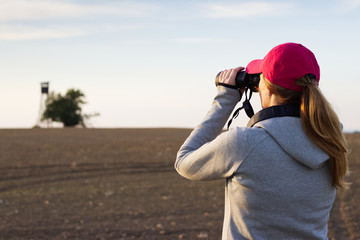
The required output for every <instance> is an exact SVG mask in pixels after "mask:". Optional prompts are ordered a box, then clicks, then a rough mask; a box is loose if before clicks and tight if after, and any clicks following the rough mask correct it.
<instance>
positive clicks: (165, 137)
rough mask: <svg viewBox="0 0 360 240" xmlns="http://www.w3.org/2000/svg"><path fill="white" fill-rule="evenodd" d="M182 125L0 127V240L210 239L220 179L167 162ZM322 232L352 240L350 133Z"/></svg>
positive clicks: (359, 210) (358, 145)
mask: <svg viewBox="0 0 360 240" xmlns="http://www.w3.org/2000/svg"><path fill="white" fill-rule="evenodd" d="M189 133H190V130H187V129H28V130H0V216H1V218H0V238H1V239H220V236H221V228H222V218H223V203H224V199H223V198H224V189H223V187H224V181H214V182H191V181H188V180H186V179H184V178H182V177H180V176H179V175H178V174H177V173H176V171H175V170H174V168H173V164H174V160H175V156H176V152H177V150H178V148H179V147H180V145H181V144H182V142H183V141H184V140H185V138H186V137H187V136H188V134H189ZM347 139H348V141H349V143H350V146H351V148H352V152H351V155H350V167H351V172H352V174H351V177H350V179H351V181H352V182H353V184H352V187H351V189H350V190H348V191H338V194H337V200H336V202H335V205H334V208H333V210H332V214H331V219H330V223H329V238H331V239H337V240H342V239H354V240H355V239H360V207H359V204H360V197H359V196H360V150H359V149H360V134H349V135H347Z"/></svg>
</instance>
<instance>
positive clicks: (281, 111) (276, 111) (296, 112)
mask: <svg viewBox="0 0 360 240" xmlns="http://www.w3.org/2000/svg"><path fill="white" fill-rule="evenodd" d="M274 117H300V106H299V105H292V104H287V105H277V106H272V107H268V108H264V109H262V110H261V111H259V112H257V113H256V114H255V115H254V116H253V117H252V118H251V119H250V121H249V122H248V124H247V127H252V126H254V125H255V124H256V123H258V122H260V121H263V120H265V119H269V118H274Z"/></svg>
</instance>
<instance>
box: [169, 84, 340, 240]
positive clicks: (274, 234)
mask: <svg viewBox="0 0 360 240" xmlns="http://www.w3.org/2000/svg"><path fill="white" fill-rule="evenodd" d="M238 99H239V93H238V91H237V90H234V89H230V88H225V87H222V86H218V94H217V96H216V97H215V99H214V101H213V104H212V106H211V109H210V111H209V112H208V114H207V115H206V117H205V119H204V120H203V121H202V123H201V124H200V125H199V126H197V127H196V128H195V129H194V130H193V132H192V133H191V134H190V136H189V137H188V138H187V140H186V141H185V143H184V144H183V145H182V146H181V148H180V150H179V151H178V154H177V159H176V162H175V168H176V170H177V171H178V172H179V174H181V175H182V176H184V177H185V178H188V179H191V180H215V179H221V178H224V179H226V186H225V213H224V224H223V233H222V239H327V222H328V219H329V213H330V210H331V207H332V205H333V202H334V200H335V194H336V191H335V188H334V187H333V186H332V184H331V174H330V161H328V158H329V157H328V155H327V154H326V153H325V152H324V151H322V150H321V149H320V148H318V147H317V146H315V145H314V144H313V143H312V142H311V141H310V140H309V139H308V137H307V136H306V134H305V133H304V131H303V129H302V127H301V120H300V118H297V117H287V116H285V117H275V118H270V119H266V120H263V121H260V122H258V123H256V124H255V125H254V126H253V127H236V128H231V129H230V130H229V131H226V132H223V133H221V131H222V129H223V127H224V125H225V123H226V121H227V120H228V118H229V116H230V114H231V112H232V111H233V109H234V107H235V106H236V104H237V101H238ZM220 133H221V134H220Z"/></svg>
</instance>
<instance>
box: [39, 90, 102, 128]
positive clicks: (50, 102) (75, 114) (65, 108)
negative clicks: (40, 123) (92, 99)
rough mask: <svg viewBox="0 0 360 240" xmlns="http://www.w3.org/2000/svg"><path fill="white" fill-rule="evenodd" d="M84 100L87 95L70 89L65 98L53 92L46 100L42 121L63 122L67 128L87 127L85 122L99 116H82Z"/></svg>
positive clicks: (96, 114)
mask: <svg viewBox="0 0 360 240" xmlns="http://www.w3.org/2000/svg"><path fill="white" fill-rule="evenodd" d="M84 98H85V94H84V93H83V92H81V91H80V90H76V89H69V90H68V91H67V92H66V94H65V95H64V96H62V95H61V94H56V93H54V92H51V94H49V96H48V98H47V100H46V109H45V111H44V113H43V116H42V120H49V119H50V120H52V121H55V122H62V123H63V124H64V126H65V127H74V126H77V125H81V126H83V127H86V125H85V120H86V119H89V118H91V117H94V116H98V115H99V114H98V113H95V114H82V112H81V110H82V109H81V106H82V105H83V104H85V103H86V102H85V100H84Z"/></svg>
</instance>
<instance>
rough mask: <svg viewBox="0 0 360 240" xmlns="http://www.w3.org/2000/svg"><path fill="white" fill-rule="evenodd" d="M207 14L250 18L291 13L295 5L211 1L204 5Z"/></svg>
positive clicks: (218, 16)
mask: <svg viewBox="0 0 360 240" xmlns="http://www.w3.org/2000/svg"><path fill="white" fill-rule="evenodd" d="M203 8H204V9H205V11H206V15H207V16H208V17H212V18H248V17H255V16H278V15H281V14H284V13H289V12H290V11H291V10H292V9H293V6H292V5H291V4H289V3H285V2H271V3H270V2H245V3H235V4H221V3H209V4H205V5H203Z"/></svg>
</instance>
